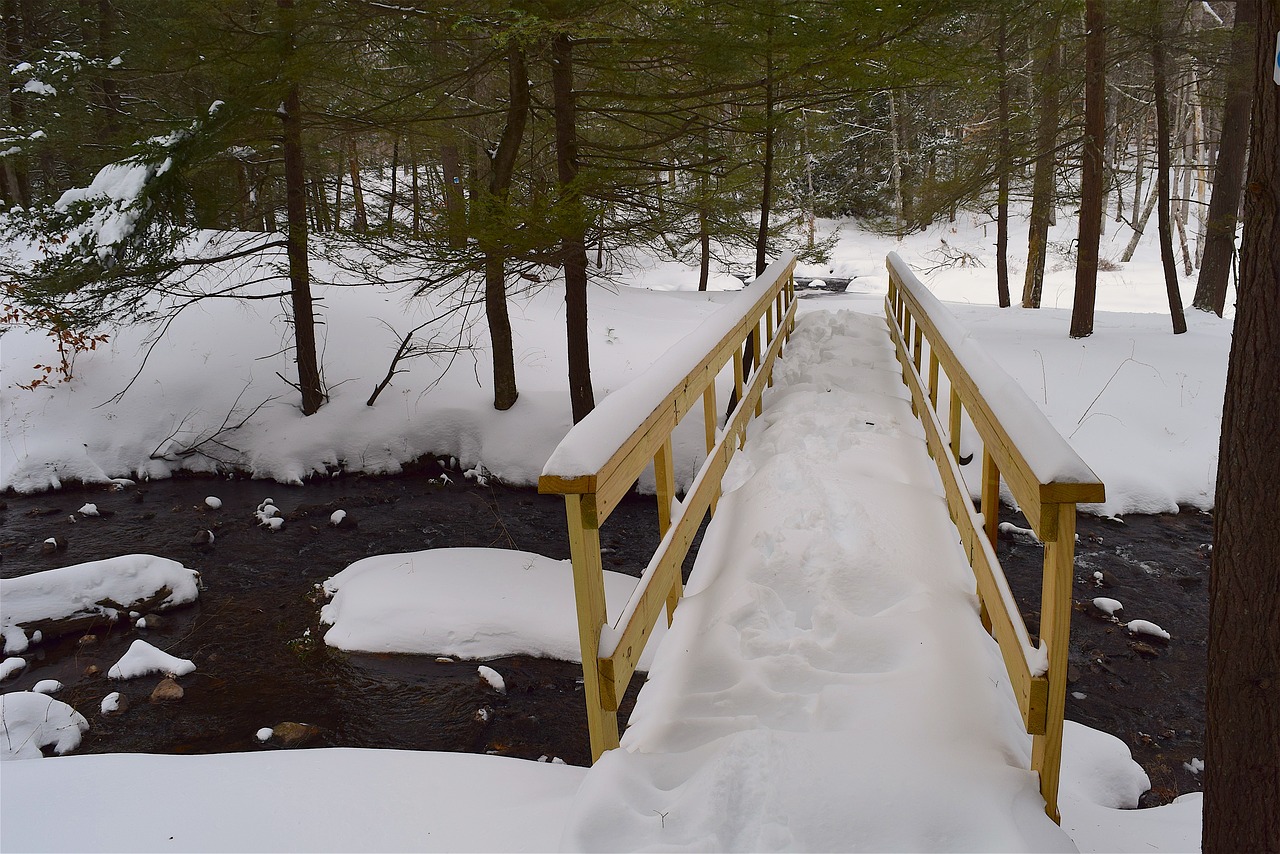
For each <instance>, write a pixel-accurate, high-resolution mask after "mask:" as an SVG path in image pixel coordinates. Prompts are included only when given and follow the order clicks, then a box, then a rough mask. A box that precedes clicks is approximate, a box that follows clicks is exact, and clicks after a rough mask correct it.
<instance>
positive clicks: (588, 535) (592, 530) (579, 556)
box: [564, 493, 618, 762]
mask: <svg viewBox="0 0 1280 854" xmlns="http://www.w3.org/2000/svg"><path fill="white" fill-rule="evenodd" d="M564 504H565V513H566V515H567V516H568V522H569V553H570V555H571V557H572V560H573V596H574V600H575V602H576V604H577V610H578V645H579V648H580V649H581V651H582V690H583V692H584V693H585V694H586V700H587V729H588V730H589V731H590V733H591V761H592V762H595V761H596V760H597V759H599V758H600V756H601V754H603V753H604V752H605V751H606V750H612V749H613V748H615V747H617V746H618V713H617V712H611V711H608V710H606V709H605V708H604V706H603V704H602V703H601V701H600V668H599V664H598V662H599V660H600V630H601V629H602V628H603V627H604V625H605V623H606V622H607V621H608V619H609V618H608V612H607V611H606V608H605V599H604V567H603V566H602V565H601V563H600V523H599V520H598V519H597V517H596V498H595V495H591V494H587V495H576V494H572V493H570V494H568V495H566V496H565V497H564Z"/></svg>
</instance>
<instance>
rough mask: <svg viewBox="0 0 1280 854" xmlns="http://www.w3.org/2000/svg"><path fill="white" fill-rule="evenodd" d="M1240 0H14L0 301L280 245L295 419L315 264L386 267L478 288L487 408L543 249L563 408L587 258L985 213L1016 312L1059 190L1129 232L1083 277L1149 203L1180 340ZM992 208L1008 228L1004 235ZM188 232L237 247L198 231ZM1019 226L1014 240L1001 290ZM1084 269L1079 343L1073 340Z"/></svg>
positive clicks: (101, 313)
mask: <svg viewBox="0 0 1280 854" xmlns="http://www.w3.org/2000/svg"><path fill="white" fill-rule="evenodd" d="M1104 6H1105V8H1104ZM1254 9H1255V7H1254V0H1240V2H1201V0H1194V2H1192V0H1132V2H1131V1H1130V0H1123V2H1108V3H1105V4H1103V3H1102V2H1100V0H1097V2H1095V0H1089V2H1083V0H1051V2H1037V3H1034V4H1033V3H1028V2H1023V0H994V2H992V0H988V2H983V3H977V2H968V1H967V0H960V2H956V0H949V2H940V0H907V2H903V3H890V2H881V0H866V2H863V1H862V0H853V2H827V0H751V2H748V0H684V2H664V3H646V2H640V3H625V4H624V3H616V2H585V1H584V0H578V1H577V2H575V1H574V0H561V2H555V0H546V2H520V3H514V4H508V3H490V2H458V3H449V4H436V3H416V4H415V3H413V2H408V0H406V1H405V2H396V3H387V2H374V0H346V1H345V2H338V0H275V2H265V0H234V2H150V1H149V0H136V2H119V0H81V2H78V3H71V4H66V3H63V4H55V3H51V2H47V0H4V3H3V17H4V21H3V23H4V38H3V44H4V50H5V65H6V67H7V69H8V71H9V80H10V85H9V87H8V93H7V102H6V104H5V111H6V119H7V122H6V124H7V126H6V127H5V128H4V130H3V134H4V140H3V146H2V147H0V150H2V151H3V155H2V156H0V191H2V192H3V200H4V203H5V206H6V207H7V208H8V213H7V215H6V216H5V218H4V226H5V228H6V230H7V232H8V236H9V238H10V245H13V241H14V240H15V239H17V238H19V237H21V236H23V235H25V237H26V240H27V243H28V245H31V244H35V245H39V246H40V250H39V251H38V252H35V253H28V254H26V255H24V256H22V257H20V258H18V259H17V260H13V259H10V260H9V261H7V262H6V272H7V273H8V274H9V275H8V276H7V277H6V278H7V280H8V284H7V285H6V289H7V291H8V293H7V295H6V300H7V302H8V303H9V304H10V305H9V307H8V309H7V310H6V311H7V315H8V316H9V317H10V319H11V320H13V319H18V320H22V319H24V318H25V319H26V320H32V319H35V320H36V321H37V322H39V323H42V324H44V325H46V326H51V327H54V328H56V329H68V330H70V329H74V330H78V332H77V334H80V335H84V334H87V330H91V329H94V328H96V327H97V326H98V325H101V324H103V323H105V322H118V321H120V320H122V319H127V318H130V317H140V316H143V315H144V314H146V312H148V311H152V310H153V308H154V304H153V302H152V301H150V297H151V296H153V295H154V294H155V293H156V292H157V291H160V292H170V293H172V292H174V291H175V289H176V288H177V286H176V285H175V284H174V283H175V281H180V280H181V277H182V275H183V273H184V271H190V270H191V269H192V268H195V267H207V266H208V265H209V264H213V263H217V262H219V261H226V260H235V259H241V258H245V257H250V256H252V255H254V254H255V253H261V252H264V251H268V250H271V249H277V248H281V247H283V248H285V249H286V250H287V254H288V258H289V270H288V278H289V283H290V285H289V296H290V299H291V316H292V317H293V319H294V326H295V329H296V337H297V341H296V344H297V353H298V364H299V378H298V388H299V390H300V392H301V394H302V399H303V410H304V412H308V413H309V412H314V411H315V410H316V409H317V408H318V407H319V406H320V405H321V404H322V403H323V400H324V388H323V383H322V380H321V376H320V374H321V372H320V368H319V366H318V364H317V363H316V357H315V355H314V350H315V343H314V339H315V333H314V329H312V328H311V327H312V320H311V318H312V314H313V309H312V305H311V297H310V294H309V284H310V281H311V276H310V272H309V268H308V258H309V257H310V256H311V255H312V254H313V253H316V252H321V251H322V252H325V253H327V254H328V255H329V257H332V258H336V259H338V260H339V263H341V264H342V265H344V266H346V267H348V268H351V267H354V268H357V269H358V271H359V272H362V273H363V274H365V275H367V276H368V277H370V279H377V278H379V277H381V278H382V279H384V280H385V278H386V275H387V274H386V272H385V270H386V265H387V264H388V263H395V264H397V265H398V267H397V269H398V270H401V271H403V270H404V269H406V265H407V268H408V269H412V270H413V273H412V275H411V276H409V277H407V278H406V285H408V286H411V287H415V288H417V289H419V290H425V289H429V288H433V287H437V286H441V285H443V284H445V283H456V282H459V281H471V282H474V283H477V284H476V286H477V287H478V288H481V289H482V292H483V297H484V301H485V306H486V313H487V318H488V321H489V327H490V331H491V335H492V340H493V344H494V351H495V354H498V355H497V357H495V368H494V370H495V401H494V402H495V406H497V407H498V408H500V409H503V408H507V407H509V406H510V405H511V404H512V403H513V402H514V400H515V397H516V394H517V390H516V387H515V379H514V374H513V369H512V366H511V365H510V363H509V362H510V360H509V351H510V345H509V339H510V332H509V324H508V323H507V320H506V317H505V296H506V293H507V289H508V288H509V287H510V286H511V284H512V283H513V282H519V281H521V279H522V277H523V278H524V279H530V278H537V277H539V276H540V275H544V274H540V273H539V272H538V271H539V270H540V269H543V268H546V267H548V266H550V267H555V268H559V269H561V270H563V276H564V280H565V285H566V288H567V292H568V293H567V300H568V303H569V344H570V353H571V364H570V375H571V395H572V397H573V401H574V412H575V417H576V418H580V417H581V416H582V415H584V414H585V413H586V412H587V411H589V410H590V408H591V406H592V403H593V401H592V399H591V389H590V383H589V373H588V372H589V368H588V366H587V365H586V363H585V359H586V357H585V337H584V336H585V310H586V309H585V293H586V281H587V276H588V270H589V268H590V266H591V265H592V264H596V265H599V264H602V263H603V261H604V258H605V256H606V255H607V254H609V253H612V252H613V251H615V250H618V249H621V248H624V247H644V248H647V249H649V250H651V251H652V250H656V251H658V252H659V253H661V254H664V255H669V256H671V257H674V258H679V259H682V260H685V261H687V262H689V263H691V264H696V265H699V266H700V268H701V271H702V282H703V286H704V287H705V283H706V280H707V275H708V271H709V270H710V269H711V268H712V265H720V267H721V268H729V269H734V270H743V271H744V272H745V273H747V274H750V273H751V272H753V270H752V269H751V268H752V267H754V272H756V273H758V272H759V271H760V270H762V269H763V267H764V265H765V259H766V258H767V257H768V256H770V255H771V254H774V253H776V252H777V251H778V250H779V249H781V248H784V247H786V248H796V249H799V250H801V251H803V252H810V253H814V254H818V255H820V254H821V252H822V250H823V246H822V244H821V241H820V240H817V239H816V238H815V234H816V230H815V226H814V222H815V218H817V217H856V218H858V219H859V220H861V221H862V222H863V223H864V224H868V225H871V226H873V227H876V228H880V229H883V230H887V231H893V232H897V233H906V232H910V231H913V230H917V229H921V228H924V227H926V226H927V225H929V224H930V223H931V222H933V221H934V220H936V219H937V218H939V217H950V218H953V219H954V217H955V216H956V215H957V211H958V210H960V209H962V208H964V209H977V210H980V211H985V212H987V213H989V215H990V216H991V218H992V220H993V221H994V222H995V223H996V225H997V233H998V237H997V241H998V255H999V259H1000V264H999V269H998V271H997V288H998V291H999V301H1000V303H1001V304H1002V305H1008V304H1009V303H1010V301H1011V300H1015V301H1016V300H1017V299H1018V298H1019V295H1020V296H1021V302H1022V304H1023V305H1024V306H1027V307H1035V306H1038V305H1039V301H1040V289H1041V285H1042V282H1043V272H1044V264H1045V256H1046V254H1047V250H1048V249H1049V248H1050V247H1047V246H1046V234H1047V228H1048V224H1049V222H1050V221H1051V220H1052V218H1053V217H1054V216H1055V215H1056V213H1057V212H1058V211H1060V210H1066V211H1071V210H1073V209H1074V208H1077V207H1078V208H1079V209H1080V210H1082V211H1088V212H1090V213H1091V215H1090V216H1083V217H1082V218H1081V219H1082V224H1085V225H1088V224H1090V223H1092V224H1091V226H1090V227H1091V228H1092V229H1093V230H1095V231H1097V230H1105V229H1107V228H1116V229H1129V230H1130V231H1131V232H1132V234H1133V237H1134V239H1133V241H1132V243H1131V245H1130V249H1129V253H1126V254H1125V256H1124V257H1121V258H1119V259H1109V258H1103V259H1097V258H1096V257H1095V256H1096V243H1097V238H1096V236H1094V237H1093V238H1092V239H1090V238H1089V237H1088V236H1087V235H1086V234H1085V232H1084V231H1082V233H1081V240H1080V242H1079V252H1080V253H1081V254H1080V261H1081V264H1080V266H1081V268H1086V267H1087V268H1092V269H1093V270H1094V274H1095V275H1096V268H1097V266H1098V265H1107V264H1114V263H1123V262H1124V261H1125V260H1127V258H1128V255H1129V254H1131V252H1132V250H1133V247H1134V246H1136V245H1137V238H1138V236H1139V235H1140V234H1141V233H1142V232H1143V231H1144V229H1146V228H1147V227H1148V224H1149V223H1150V221H1151V219H1152V213H1153V211H1154V212H1156V217H1155V219H1156V223H1157V225H1158V227H1159V229H1160V231H1161V237H1162V243H1163V244H1164V249H1165V252H1164V255H1165V275H1166V278H1167V280H1168V288H1169V295H1170V310H1171V315H1172V317H1173V323H1174V330H1175V331H1182V330H1183V329H1185V322H1184V321H1182V300H1181V298H1180V296H1179V291H1178V276H1179V269H1180V270H1181V274H1182V275H1184V276H1192V275H1197V274H1196V271H1197V270H1200V271H1201V272H1200V273H1199V274H1198V276H1199V285H1198V288H1197V293H1196V296H1195V305H1196V306H1197V307H1200V308H1203V309H1206V310H1214V311H1216V312H1217V313H1219V314H1221V313H1222V311H1223V306H1224V303H1225V298H1226V292H1227V285H1228V279H1229V276H1230V272H1231V269H1232V264H1233V258H1234V252H1235V233H1236V214H1237V212H1238V210H1239V207H1240V179H1241V176H1242V174H1243V170H1244V164H1245V156H1246V155H1245V146H1246V140H1247V136H1248V109H1249V95H1250V87H1249V85H1248V83H1247V81H1248V80H1249V79H1250V78H1249V68H1250V66H1251V62H1250V60H1251V56H1252V51H1251V44H1252V41H1251V40H1252V32H1251V25H1252V21H1253V14H1254ZM104 167H105V168H104ZM76 188H79V189H76ZM1215 190H1217V191H1218V192H1216V193H1215ZM68 191H71V192H68ZM1010 206H1013V208H1014V210H1015V211H1017V212H1019V213H1021V214H1024V215H1029V220H1027V219H1025V217H1024V216H1020V217H1017V218H1016V223H1017V225H1018V228H1017V233H1016V234H1015V233H1013V230H1012V229H1011V227H1010V218H1009V210H1010ZM1098 212H1101V214H1100V215H1099V213H1098ZM1095 220H1096V222H1094V221H1095ZM1024 222H1029V227H1026V230H1025V231H1024V230H1023V228H1024V226H1023V223H1024ZM202 229H216V230H219V231H221V232H227V233H231V232H234V233H236V234H237V235H239V237H238V239H236V240H231V241H229V240H222V241H220V242H215V243H214V244H210V243H209V242H207V241H204V242H200V243H199V248H198V249H194V248H193V244H191V242H190V240H191V238H192V237H193V235H195V234H197V233H200V230H202ZM51 236H55V237H53V238H52V239H50V238H51ZM1011 240H1018V241H1026V245H1027V247H1028V264H1027V268H1026V273H1025V277H1024V281H1022V282H1014V283H1012V285H1011V283H1010V282H1009V275H1008V266H1007V263H1006V262H1005V255H1006V249H1007V246H1008V244H1009V241H1011ZM1090 245H1092V246H1093V247H1094V248H1093V249H1092V250H1090ZM1054 248H1056V249H1059V250H1060V251H1065V254H1067V255H1068V256H1071V255H1073V254H1074V253H1075V252H1076V251H1077V249H1076V247H1065V248H1062V247H1054ZM353 249H354V250H356V251H354V252H353ZM1091 251H1092V255H1090V252H1091ZM357 258H358V259H359V260H358V261H356V260H353V259H357ZM959 260H961V261H962V260H963V259H959ZM1091 287H1092V286H1091V285H1088V287H1085V286H1084V285H1082V284H1081V282H1080V281H1078V282H1077V311H1078V312H1079V311H1080V310H1081V308H1082V305H1083V304H1086V303H1087V305H1083V307H1084V308H1086V309H1087V312H1088V313H1089V317H1088V318H1086V321H1087V322H1085V323H1083V325H1078V324H1077V322H1076V320H1074V319H1073V326H1072V334H1073V335H1087V334H1088V333H1089V331H1090V330H1091V328H1092V320H1091V312H1092V296H1091ZM179 290H180V288H179ZM220 296H235V293H230V294H220ZM575 330H576V331H575ZM575 336H576V339H577V340H575ZM575 351H581V352H582V355H581V356H579V357H578V358H577V359H576V360H575V358H574V357H573V355H572V354H573V353H574V352H575ZM503 353H507V354H508V358H506V359H503V358H501V354H503Z"/></svg>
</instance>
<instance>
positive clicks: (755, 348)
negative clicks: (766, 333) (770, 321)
mask: <svg viewBox="0 0 1280 854" xmlns="http://www.w3.org/2000/svg"><path fill="white" fill-rule="evenodd" d="M761 337H762V336H761V335H760V321H758V320H757V321H756V334H755V335H752V336H751V352H752V353H753V354H754V355H755V360H756V370H757V371H758V370H760V368H761V364H760V362H761V359H760V355H761V352H762V349H763V348H762V347H761V345H760V338H761ZM763 411H764V398H763V397H761V399H760V400H757V401H756V417H757V418H759V417H760V413H761V412H763ZM743 439H744V440H745V439H746V436H745V435H744V436H743Z"/></svg>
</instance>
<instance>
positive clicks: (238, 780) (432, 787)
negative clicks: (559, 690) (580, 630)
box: [0, 748, 586, 852]
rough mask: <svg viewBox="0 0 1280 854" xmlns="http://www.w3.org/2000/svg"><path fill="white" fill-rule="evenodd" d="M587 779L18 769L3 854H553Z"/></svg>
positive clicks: (532, 771) (421, 758) (338, 753)
mask: <svg viewBox="0 0 1280 854" xmlns="http://www.w3.org/2000/svg"><path fill="white" fill-rule="evenodd" d="M585 772H586V769H584V768H575V767H573V766H569V765H559V764H553V763H550V762H526V761H521V760H519V759H507V758H502V757H496V756H477V755H473V754H460V753H419V752H414V751H402V750H356V749H349V748H331V749H326V750H293V751H282V750H272V751H264V752H261V753H226V754H218V755H212V756H152V755H138V754H107V755H98V756H74V757H65V758H63V759H57V760H49V761H45V762H10V763H7V764H6V765H5V768H4V775H3V778H0V787H2V789H3V798H0V849H3V850H5V851H122V852H135V851H136V852H141V851H551V850H555V849H556V848H558V845H559V838H560V831H561V828H562V826H563V823H564V815H565V813H566V812H567V811H568V808H569V803H570V800H571V798H572V797H573V795H574V793H575V792H576V791H577V788H578V785H579V784H580V782H581V780H582V777H583V775H584V774H585ZM51 798H53V799H55V802H56V804H57V809H58V810H59V812H58V813H57V814H56V815H55V814H51V812H50V809H51V800H50V799H51Z"/></svg>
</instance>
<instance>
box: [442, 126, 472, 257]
mask: <svg viewBox="0 0 1280 854" xmlns="http://www.w3.org/2000/svg"><path fill="white" fill-rule="evenodd" d="M440 171H441V173H443V177H444V221H445V229H446V230H447V233H448V235H449V245H450V246H451V247H453V248H454V249H459V248H461V247H462V246H464V245H465V244H466V242H467V223H466V219H467V200H466V195H465V194H464V193H463V192H462V156H461V155H460V154H459V153H458V146H456V145H453V144H452V143H451V144H449V145H442V146H440Z"/></svg>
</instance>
